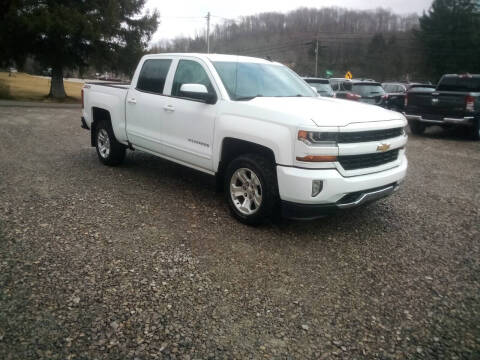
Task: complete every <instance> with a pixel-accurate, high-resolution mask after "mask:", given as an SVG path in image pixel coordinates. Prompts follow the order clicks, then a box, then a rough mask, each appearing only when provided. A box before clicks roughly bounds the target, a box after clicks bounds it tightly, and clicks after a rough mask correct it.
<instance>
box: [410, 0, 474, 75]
mask: <svg viewBox="0 0 480 360" xmlns="http://www.w3.org/2000/svg"><path fill="white" fill-rule="evenodd" d="M479 27H480V5H479V2H478V1H477V0H434V1H433V3H432V7H431V8H430V10H429V11H428V13H424V14H423V16H422V17H421V18H420V30H419V31H418V32H417V36H418V38H419V40H420V42H421V44H422V45H423V47H424V52H425V58H426V60H427V65H428V68H429V70H430V72H431V74H432V75H433V76H435V77H436V78H438V77H440V76H441V75H442V74H444V73H449V72H450V73H452V72H453V73H458V72H466V71H469V72H479V71H480V34H479V31H478V29H479Z"/></svg>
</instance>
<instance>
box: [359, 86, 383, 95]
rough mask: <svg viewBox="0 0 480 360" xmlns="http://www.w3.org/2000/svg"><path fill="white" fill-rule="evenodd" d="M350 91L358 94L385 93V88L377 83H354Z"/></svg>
mask: <svg viewBox="0 0 480 360" xmlns="http://www.w3.org/2000/svg"><path fill="white" fill-rule="evenodd" d="M352 91H353V92H354V93H355V94H357V95H360V96H378V95H385V90H383V88H382V86H381V85H379V84H354V85H353V88H352Z"/></svg>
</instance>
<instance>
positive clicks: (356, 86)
mask: <svg viewBox="0 0 480 360" xmlns="http://www.w3.org/2000/svg"><path fill="white" fill-rule="evenodd" d="M330 84H331V85H332V88H333V91H334V92H335V96H336V97H337V98H339V99H347V100H354V101H359V102H363V103H366V104H372V105H378V106H383V107H384V106H385V105H386V100H387V95H386V93H385V90H383V88H382V85H381V84H379V83H378V82H375V81H373V80H369V79H367V80H358V79H354V80H347V79H331V82H330Z"/></svg>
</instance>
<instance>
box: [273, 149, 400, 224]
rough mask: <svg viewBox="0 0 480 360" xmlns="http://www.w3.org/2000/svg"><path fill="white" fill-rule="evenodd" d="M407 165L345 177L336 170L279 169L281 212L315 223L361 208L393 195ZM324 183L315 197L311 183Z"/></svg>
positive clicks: (280, 167)
mask: <svg viewBox="0 0 480 360" xmlns="http://www.w3.org/2000/svg"><path fill="white" fill-rule="evenodd" d="M407 166H408V161H407V158H406V157H405V155H402V158H401V161H400V164H399V165H397V166H395V167H393V168H390V169H388V170H383V171H379V172H376V173H371V174H366V175H358V176H351V177H345V176H342V175H341V174H340V173H339V172H338V171H337V170H336V169H315V170H312V169H301V168H295V167H286V166H280V165H279V166H277V179H278V189H279V193H280V199H281V200H282V212H283V214H284V216H285V217H289V218H296V219H313V218H316V217H321V216H324V215H326V214H328V213H331V212H334V211H337V210H340V209H346V208H351V207H355V206H360V205H362V204H364V203H366V202H370V201H374V200H378V199H380V198H382V197H385V196H388V195H390V194H392V193H393V192H394V191H395V190H396V189H397V188H398V185H399V184H400V183H401V182H402V181H403V179H404V178H405V175H406V172H407ZM313 180H322V181H323V188H322V191H320V193H319V194H318V195H317V196H315V197H312V181H313Z"/></svg>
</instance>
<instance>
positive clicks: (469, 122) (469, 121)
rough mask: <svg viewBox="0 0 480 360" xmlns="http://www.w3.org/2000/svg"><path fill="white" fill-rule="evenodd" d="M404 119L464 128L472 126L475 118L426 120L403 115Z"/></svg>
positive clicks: (416, 116) (415, 116) (420, 117)
mask: <svg viewBox="0 0 480 360" xmlns="http://www.w3.org/2000/svg"><path fill="white" fill-rule="evenodd" d="M404 115H405V117H406V118H407V119H408V120H414V121H419V122H422V123H426V124H432V125H447V124H448V125H455V124H456V125H466V126H473V123H474V120H475V117H474V116H464V117H459V118H457V117H441V118H438V119H428V118H425V117H423V115H411V114H405V113H404Z"/></svg>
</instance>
